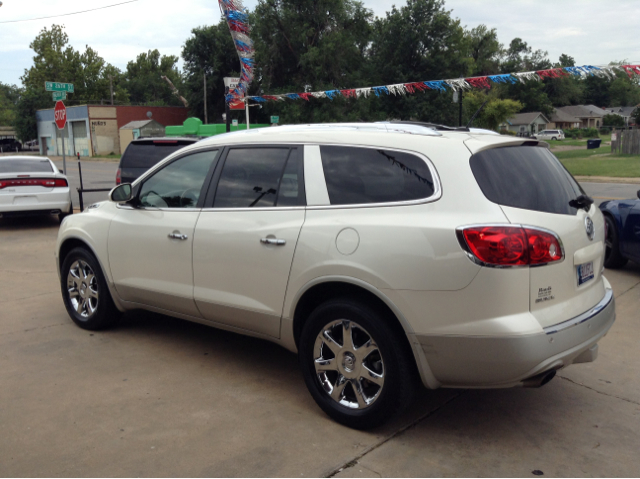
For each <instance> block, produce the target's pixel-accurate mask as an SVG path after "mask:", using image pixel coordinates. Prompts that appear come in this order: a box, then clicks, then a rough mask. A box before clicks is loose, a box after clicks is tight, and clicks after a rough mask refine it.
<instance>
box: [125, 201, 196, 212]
mask: <svg viewBox="0 0 640 479" xmlns="http://www.w3.org/2000/svg"><path fill="white" fill-rule="evenodd" d="M116 208H119V209H121V210H143V211H187V212H192V213H193V212H194V211H195V212H197V211H202V208H156V207H154V206H135V207H134V206H131V205H128V204H126V203H122V204H121V203H116Z"/></svg>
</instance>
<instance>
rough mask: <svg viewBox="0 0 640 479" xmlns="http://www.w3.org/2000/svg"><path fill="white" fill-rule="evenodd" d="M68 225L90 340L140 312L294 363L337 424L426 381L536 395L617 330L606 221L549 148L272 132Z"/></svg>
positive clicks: (143, 185)
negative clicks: (285, 353) (606, 271)
mask: <svg viewBox="0 0 640 479" xmlns="http://www.w3.org/2000/svg"><path fill="white" fill-rule="evenodd" d="M109 197H110V201H106V202H103V203H98V204H95V205H92V206H91V207H90V208H89V209H88V210H87V211H86V212H84V213H82V214H77V215H73V216H71V217H68V218H67V219H66V220H65V221H64V222H63V223H62V226H61V228H60V233H59V236H58V243H57V252H56V254H57V264H58V268H59V271H60V283H61V288H62V296H63V300H64V304H65V306H66V308H67V310H68V312H69V315H70V316H71V318H72V319H73V321H75V322H76V323H77V324H78V325H79V326H80V327H83V328H87V329H98V328H104V327H107V326H111V325H113V324H114V323H116V321H117V320H118V317H119V315H120V312H123V311H127V310H131V309H136V308H141V309H147V310H151V311H156V312H160V313H164V314H168V315H172V316H175V317H179V318H184V319H187V320H190V321H196V322H198V323H202V324H207V325H211V326H215V327H218V328H223V329H228V330H231V331H235V332H238V333H241V334H248V335H252V336H257V337H260V338H264V339H267V340H269V341H274V342H276V343H278V344H281V345H282V346H284V347H285V348H287V349H289V350H291V351H294V352H298V355H299V359H300V366H301V369H302V372H303V375H304V378H305V381H306V383H307V387H308V388H309V391H310V392H311V394H312V395H313V397H314V399H315V400H316V402H317V403H318V405H319V406H320V407H321V408H322V409H323V410H324V411H325V412H326V413H327V414H329V415H330V416H331V417H333V418H334V419H336V420H337V421H339V422H341V423H343V424H346V425H349V426H351V427H357V428H367V427H373V426H375V425H378V424H380V423H382V422H383V421H385V420H386V419H387V418H388V417H390V415H391V414H392V413H394V412H396V411H398V410H399V409H400V408H401V407H402V406H403V405H404V404H406V402H407V401H408V400H409V398H411V394H412V392H413V390H414V387H415V386H416V385H417V383H418V378H419V379H421V381H422V383H423V384H424V385H425V386H426V387H428V388H438V387H465V388H468V387H473V388H501V387H510V386H530V387H536V386H540V385H542V384H545V383H546V382H548V381H549V380H550V379H551V378H552V377H553V375H554V374H555V372H556V371H557V370H558V369H561V368H564V367H567V366H569V365H570V364H573V363H581V362H588V361H593V360H594V359H595V357H596V355H597V347H598V345H597V343H598V341H599V340H600V338H602V337H603V336H604V335H605V334H606V333H607V331H608V330H609V328H610V327H611V325H612V324H613V322H614V319H615V310H614V300H613V296H612V292H611V286H610V285H609V283H608V282H607V280H606V279H605V278H604V276H603V275H602V271H603V256H604V243H603V240H604V228H605V226H604V221H603V217H602V214H601V213H600V211H599V210H598V208H596V207H595V206H594V205H593V204H592V200H591V199H590V198H588V197H587V196H586V195H585V194H584V192H583V191H582V189H581V188H580V186H579V185H578V183H577V182H576V181H575V180H574V179H573V177H572V176H571V175H570V174H569V173H568V172H567V171H566V170H565V169H564V168H563V166H562V165H561V164H560V162H559V161H558V160H557V159H556V158H555V157H554V156H553V154H551V153H550V152H549V150H548V148H547V145H546V144H545V143H539V142H537V141H532V140H530V139H527V138H513V137H504V136H499V135H497V134H493V133H492V132H488V131H483V130H475V129H471V130H468V129H451V128H446V127H437V126H425V125H417V124H405V123H374V124H333V125H307V126H290V127H279V128H266V129H259V130H251V131H249V132H240V133H233V134H226V135H219V136H215V137H213V138H210V139H208V140H203V141H201V142H198V143H196V144H194V145H192V146H188V147H186V148H184V149H182V150H180V151H178V152H176V153H174V154H172V155H171V156H169V157H168V158H167V159H165V160H164V161H162V162H161V163H159V164H158V165H156V166H155V167H154V168H152V169H151V170H149V171H148V172H147V173H146V174H144V175H143V176H142V177H140V178H139V179H138V180H136V181H135V182H134V183H133V185H128V184H123V185H120V186H118V187H116V188H114V189H113V190H112V191H111V193H110V195H109Z"/></svg>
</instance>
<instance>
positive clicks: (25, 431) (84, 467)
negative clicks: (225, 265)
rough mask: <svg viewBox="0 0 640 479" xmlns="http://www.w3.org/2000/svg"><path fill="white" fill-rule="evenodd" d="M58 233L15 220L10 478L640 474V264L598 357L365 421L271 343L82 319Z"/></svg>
mask: <svg viewBox="0 0 640 479" xmlns="http://www.w3.org/2000/svg"><path fill="white" fill-rule="evenodd" d="M630 191H631V190H630ZM611 194H612V195H613V194H620V193H616V191H613V193H611ZM57 230H58V224H57V220H55V219H54V218H25V219H11V220H7V219H5V220H0V285H1V286H0V476H3V477H4V476H56V477H57V476H167V477H168V476H288V477H293V476H296V477H305V476H335V477H380V476H533V475H539V474H540V473H542V474H544V475H545V476H638V474H640V455H639V454H638V451H640V347H639V345H640V317H639V316H640V315H639V311H640V266H639V265H636V264H632V263H630V264H628V265H627V266H626V267H625V268H623V269H622V270H619V271H607V272H606V276H607V278H608V279H609V280H610V281H611V283H612V285H613V287H614V292H615V297H616V301H617V322H616V324H615V325H614V326H613V328H612V330H611V331H610V332H609V334H608V335H607V336H606V337H605V338H604V339H603V340H602V341H601V342H600V356H599V358H598V359H597V361H596V362H594V363H589V364H582V365H575V366H572V367H570V368H568V369H566V370H563V371H560V373H559V374H558V376H557V377H556V378H555V379H554V380H553V381H551V383H549V384H548V385H546V386H544V387H543V388H541V389H507V390H437V391H423V392H422V393H421V394H420V397H419V398H418V400H417V401H416V402H415V403H414V405H413V406H412V407H411V408H410V410H408V411H407V412H406V413H405V414H404V415H403V416H402V417H399V418H397V419H395V420H394V421H393V422H391V423H390V424H388V425H386V426H384V427H382V428H380V429H376V430H373V431H369V432H360V431H354V430H351V429H347V428H345V427H342V426H340V425H338V424H336V423H335V422H333V421H331V420H330V419H329V418H328V417H327V416H326V415H325V414H324V413H323V412H322V411H321V410H320V409H319V408H318V407H317V406H316V405H315V403H314V402H313V400H312V398H311V396H310V395H309V393H308V392H307V390H306V387H305V385H304V382H303V379H302V376H301V374H300V373H299V371H298V367H297V358H296V356H295V355H293V354H291V353H289V352H287V351H285V350H284V349H281V348H280V347H278V346H276V345H273V344H271V343H268V342H266V341H261V340H257V339H253V338H248V337H243V336H239V335H236V334H232V333H228V332H224V331H219V330H215V329H212V328H207V327H205V326H201V325H197V324H192V323H188V322H185V321H180V320H177V319H172V318H168V317H165V316H160V315H156V314H150V313H144V312H137V313H129V314H127V315H125V316H124V318H123V320H122V323H121V325H120V326H119V327H117V328H115V329H112V330H108V331H102V332H90V331H84V330H82V329H79V328H78V327H76V326H75V325H74V324H73V323H72V322H71V320H70V319H69V317H68V315H67V313H66V311H65V309H64V306H63V304H62V299H61V295H60V286H59V282H58V277H57V274H56V270H55V265H54V257H53V250H54V246H55V238H56V235H57ZM534 471H535V472H534Z"/></svg>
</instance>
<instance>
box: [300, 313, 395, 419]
mask: <svg viewBox="0 0 640 479" xmlns="http://www.w3.org/2000/svg"><path fill="white" fill-rule="evenodd" d="M313 353H314V354H313V356H314V365H315V369H316V375H317V377H318V380H319V381H320V384H321V386H322V388H323V389H324V390H325V391H326V393H327V394H328V395H329V396H331V398H332V399H333V400H334V401H336V402H338V403H339V404H341V405H343V406H346V407H348V408H352V409H364V408H367V407H369V406H371V405H372V404H373V403H374V402H375V401H376V399H378V397H380V393H381V392H382V388H383V387H384V374H385V370H384V363H383V360H382V355H381V354H380V350H379V349H378V345H377V344H376V343H375V341H374V340H373V338H372V337H371V335H370V334H369V333H368V332H367V331H366V330H365V329H364V328H363V327H362V326H360V325H358V324H357V323H354V322H353V321H349V320H346V319H342V320H337V321H332V322H331V323H329V324H327V325H326V326H325V327H324V328H322V330H321V331H320V333H319V334H318V336H317V337H316V341H315V344H314V347H313Z"/></svg>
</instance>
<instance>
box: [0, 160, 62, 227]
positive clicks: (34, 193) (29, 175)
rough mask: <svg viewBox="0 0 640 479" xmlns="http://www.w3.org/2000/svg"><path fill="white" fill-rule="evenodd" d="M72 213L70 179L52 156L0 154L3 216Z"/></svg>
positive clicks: (59, 215)
mask: <svg viewBox="0 0 640 479" xmlns="http://www.w3.org/2000/svg"><path fill="white" fill-rule="evenodd" d="M71 213H73V205H72V204H71V193H70V191H69V182H68V181H67V177H66V176H64V175H63V174H62V173H61V172H60V171H59V170H58V169H57V168H56V166H55V165H54V164H53V162H52V161H51V160H50V159H49V158H42V157H38V156H2V157H0V218H7V217H9V216H27V215H37V214H52V215H58V218H59V219H60V221H62V220H63V218H64V217H65V216H67V215H69V214H71Z"/></svg>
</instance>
